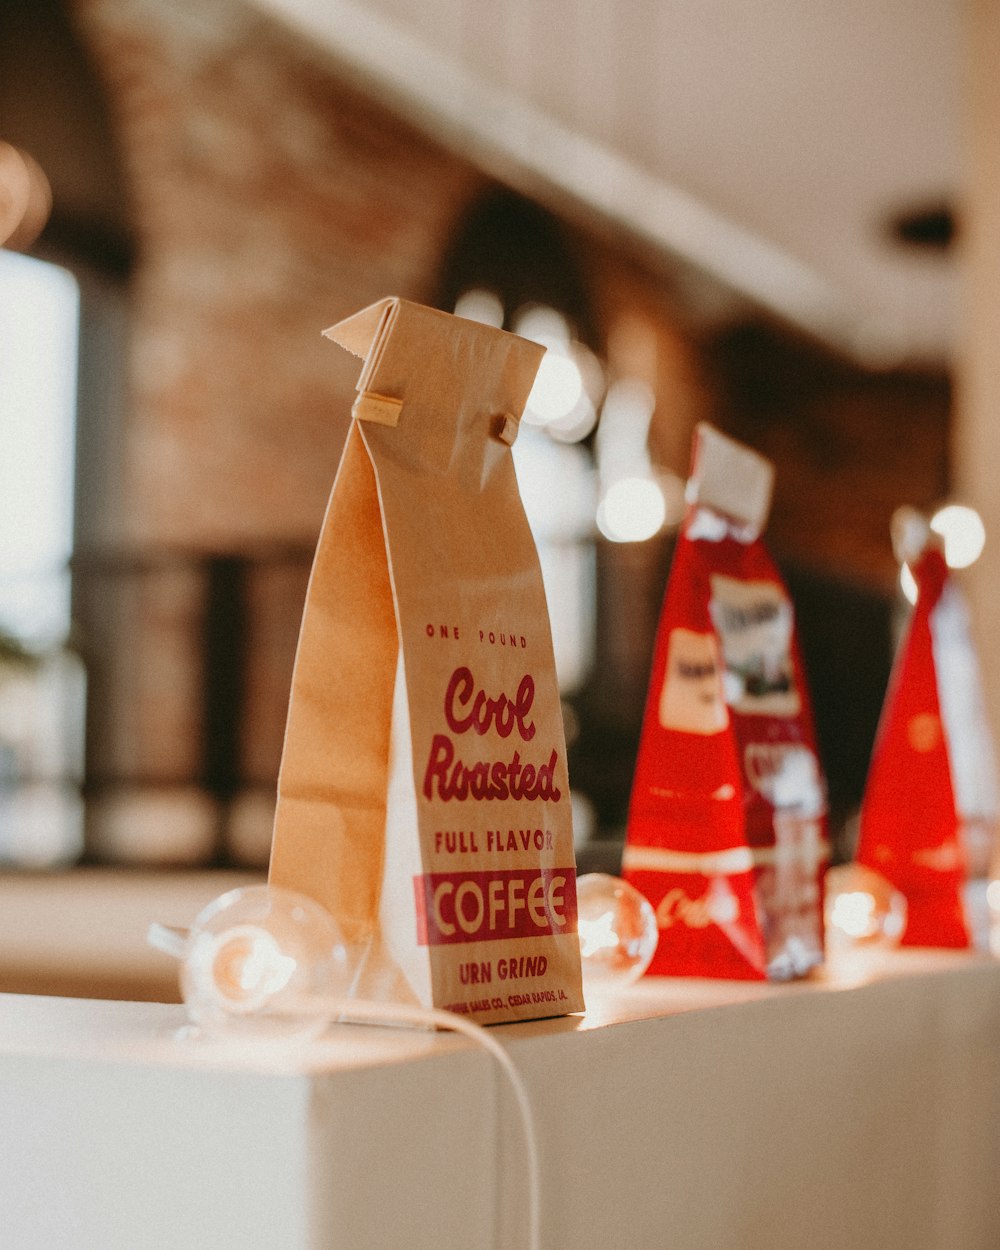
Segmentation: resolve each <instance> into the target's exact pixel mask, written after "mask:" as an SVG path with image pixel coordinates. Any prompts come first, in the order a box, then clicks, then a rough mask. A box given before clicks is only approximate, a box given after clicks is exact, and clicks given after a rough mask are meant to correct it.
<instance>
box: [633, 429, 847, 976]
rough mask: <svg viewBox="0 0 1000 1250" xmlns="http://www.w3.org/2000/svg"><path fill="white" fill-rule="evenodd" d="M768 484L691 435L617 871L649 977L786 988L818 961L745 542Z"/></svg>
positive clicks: (815, 770) (798, 787)
mask: <svg viewBox="0 0 1000 1250" xmlns="http://www.w3.org/2000/svg"><path fill="white" fill-rule="evenodd" d="M773 479H774V470H773V466H772V465H771V464H770V462H769V461H767V460H766V459H764V457H762V456H760V455H758V454H757V453H756V452H753V451H751V450H750V449H749V448H748V447H745V446H743V445H742V444H740V443H737V442H735V441H734V440H732V439H730V438H727V437H726V436H725V435H723V434H721V433H720V432H719V431H718V430H716V429H714V428H713V427H712V426H710V425H707V424H704V423H703V424H700V425H699V426H698V427H697V430H696V432H695V442H694V453H693V459H692V472H691V478H690V481H689V483H688V509H687V514H686V516H685V520H684V524H683V526H682V528H681V532H680V535H679V537H678V542H677V549H676V552H675V555H674V560H673V565H672V568H671V572H670V579H669V583H668V586H667V592H666V596H665V599H664V603H663V610H662V612H661V616H660V625H659V630H658V633H657V639H656V648H655V653H654V658H653V667H652V676H651V682H650V689H649V695H648V698H647V703H646V711H645V716H644V719H643V727H642V738H641V741H640V745H639V755H638V760H637V764H636V772H635V779H634V782H633V789H632V798H631V805H630V810H629V821H628V831H627V838H626V845H625V854H624V861H623V874H624V876H625V877H626V879H627V880H628V881H630V882H631V883H632V884H633V885H634V886H636V888H637V889H639V890H640V891H641V892H642V893H643V894H645V895H646V897H647V898H648V899H649V900H650V902H651V903H652V905H653V907H654V909H655V910H656V914H657V920H658V924H659V930H660V939H659V944H658V946H657V951H656V955H655V956H654V959H653V962H652V964H651V965H650V968H649V973H650V974H654V975H657V974H658V975H667V976H708V977H736V978H744V979H755V980H763V979H766V978H768V977H771V978H773V979H786V978H789V977H795V976H801V975H804V974H805V973H806V972H808V971H809V969H810V968H812V967H814V966H815V965H817V964H819V963H820V962H821V961H822V959H823V918H822V883H823V874H824V871H825V867H826V862H827V859H828V839H827V821H826V786H825V783H824V779H823V776H822V772H821V769H820V765H819V760H818V757H817V753H816V745H815V735H814V730H813V724H812V714H811V709H810V705H809V699H808V693H807V689H806V682H805V674H804V672H803V668H802V662H801V658H800V654H799V648H798V643H797V639H796V635H795V624H794V613H793V609H792V604H791V600H790V598H789V596H788V592H787V590H786V588H785V586H784V583H783V581H782V579H781V577H780V575H779V573H778V571H777V568H776V567H775V565H774V563H773V561H772V559H771V557H770V555H769V554H768V552H767V550H766V548H765V545H764V543H763V541H762V538H761V534H762V531H763V529H764V525H765V523H766V520H767V515H768V511H769V508H770V500H771V490H772V486H773Z"/></svg>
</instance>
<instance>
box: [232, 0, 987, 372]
mask: <svg viewBox="0 0 1000 1250" xmlns="http://www.w3.org/2000/svg"><path fill="white" fill-rule="evenodd" d="M256 2H257V4H258V5H259V7H261V8H263V9H267V10H268V11H270V12H271V13H272V14H275V15H277V16H279V17H281V18H283V19H286V20H287V21H288V22H289V23H290V24H292V25H294V26H295V27H296V28H298V29H299V30H300V31H303V32H305V33H307V34H308V35H310V36H311V37H312V38H314V39H315V40H316V41H317V42H319V43H320V44H322V45H323V46H325V47H326V48H327V49H329V50H330V51H331V52H332V53H334V54H335V55H336V56H337V57H338V58H339V60H340V61H341V63H342V65H343V66H344V67H345V68H346V69H347V70H349V71H350V72H352V73H354V74H355V75H357V76H360V77H361V78H362V80H363V81H364V82H366V83H367V84H368V85H369V86H370V87H372V88H374V89H375V90H376V91H377V92H378V93H379V94H381V95H383V96H384V97H386V98H388V99H389V100H390V101H391V102H392V103H393V104H394V105H395V106H397V107H399V108H401V109H404V110H405V111H407V112H408V113H409V114H411V115H412V116H415V117H416V118H417V120H419V121H421V122H422V123H423V124H425V125H427V126H428V128H429V129H431V130H432V132H433V133H435V134H437V135H439V136H440V137H441V138H442V139H443V140H444V141H445V142H447V143H449V144H452V145H454V146H456V147H458V148H460V149H461V150H463V151H466V152H469V153H470V154H471V155H473V157H475V158H477V159H480V160H482V161H484V162H487V163H488V164H489V165H490V167H491V168H493V169H496V170H497V172H498V173H499V174H500V175H501V176H504V177H507V178H509V179H511V180H512V181H513V182H514V183H515V184H517V185H520V186H522V187H523V188H525V189H526V190H529V191H534V192H535V193H537V194H541V195H543V196H544V195H545V194H546V192H556V193H560V194H563V195H566V194H568V195H570V196H572V197H573V198H574V199H576V200H578V201H580V202H581V203H583V204H586V205H589V206H590V207H592V208H594V209H596V210H598V211H599V212H600V213H601V214H603V215H605V216H607V217H609V218H610V219H611V220H612V221H614V222H617V223H619V224H620V225H621V226H623V227H625V228H627V229H628V230H630V231H632V232H634V233H635V234H636V235H638V236H639V237H640V238H642V239H643V240H644V241H645V242H647V243H652V244H653V245H655V246H657V247H659V248H662V249H664V250H665V251H666V252H667V253H670V254H672V255H674V256H680V257H683V258H684V259H686V260H688V261H691V262H693V264H694V265H695V266H696V267H697V269H698V270H699V271H703V272H704V273H706V274H709V275H711V276H713V277H714V278H717V279H720V280H721V281H722V283H724V284H725V286H726V288H728V289H730V290H732V291H735V292H738V293H740V294H742V295H745V296H749V297H750V298H752V299H753V300H755V301H758V302H760V303H762V304H764V305H766V306H767V307H769V308H771V309H772V310H774V311H777V312H778V313H780V314H781V315H782V316H784V317H786V318H788V319H790V320H792V321H793V322H795V323H797V324H799V325H801V326H803V327H804V328H806V329H808V330H810V331H812V332H814V333H817V334H819V335H821V336H823V337H824V338H826V339H827V340H829V341H830V342H832V343H835V344H836V345H837V346H839V347H840V348H842V349H845V350H848V351H850V352H852V353H854V354H856V355H858V356H859V357H860V358H862V359H866V360H869V361H871V362H873V363H896V362H897V361H900V360H904V359H912V360H916V361H931V362H940V361H944V360H947V358H948V356H949V354H950V351H951V347H952V344H953V342H954V338H955V321H956V316H957V309H956V286H957V280H956V274H955V260H954V257H953V256H949V257H945V256H944V255H942V254H940V253H938V252H931V253H927V252H921V251H918V250H914V249H906V248H904V247H902V246H900V245H899V244H898V243H896V242H894V241H893V240H892V239H891V238H890V237H889V236H888V234H887V230H886V222H887V220H888V218H889V217H891V216H892V215H894V214H896V213H899V212H902V211H907V210H910V209H914V208H920V207H923V206H924V205H925V204H928V203H932V202H934V201H936V200H942V199H948V200H949V201H952V202H954V201H955V200H957V199H958V198H959V197H960V192H961V185H960V184H961V178H962V98H961V96H962V51H963V50H962V37H963V32H962V29H961V8H960V3H959V0H365V2H364V3H361V2H359V0H256Z"/></svg>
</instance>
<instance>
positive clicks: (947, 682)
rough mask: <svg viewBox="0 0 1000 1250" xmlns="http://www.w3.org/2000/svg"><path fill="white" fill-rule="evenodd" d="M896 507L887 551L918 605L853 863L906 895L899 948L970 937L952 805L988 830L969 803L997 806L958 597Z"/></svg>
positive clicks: (916, 525)
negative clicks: (896, 558) (899, 529)
mask: <svg viewBox="0 0 1000 1250" xmlns="http://www.w3.org/2000/svg"><path fill="white" fill-rule="evenodd" d="M904 511H905V512H907V513H908V516H907V517H905V518H900V519H901V520H902V521H903V522H905V524H906V525H907V527H908V534H897V535H896V547H897V552H899V553H900V555H901V556H902V558H904V561H905V562H907V563H908V565H909V567H910V568H911V571H912V574H913V578H914V581H915V583H916V588H917V595H916V604H915V606H914V609H913V613H912V615H911V617H910V619H909V622H908V625H907V628H906V632H905V634H904V636H903V638H902V640H901V643H900V646H899V650H898V652H897V656H896V661H895V663H894V665H893V670H892V675H891V677H890V681H889V688H888V691H887V693H886V698H885V703H884V706H883V709H882V718H881V721H880V723H879V729H878V734H877V736H876V739H875V748H874V751H873V753H872V761H871V765H870V768H869V772H868V780H867V783H866V785H865V793H864V799H863V801H862V805H861V828H860V833H859V836H858V848H857V853H856V856H855V858H856V860H857V862H858V863H860V864H862V865H864V866H865V867H866V868H870V869H872V870H874V871H875V872H878V873H880V874H881V875H882V876H883V877H884V878H885V879H886V880H888V881H889V882H890V883H891V884H892V885H893V886H894V887H895V888H896V889H897V890H898V891H899V892H900V893H901V894H902V895H903V896H904V897H905V899H906V925H905V928H904V930H903V935H902V938H901V942H902V944H903V945H905V946H944V947H959V948H962V947H967V946H969V945H970V944H971V938H970V932H969V924H968V920H967V917H966V914H965V907H964V901H963V890H964V885H965V880H966V876H967V867H966V864H967V856H966V847H965V842H964V837H963V824H964V813H963V811H962V808H963V806H964V807H965V809H966V812H968V815H969V817H970V818H971V817H973V816H978V817H980V818H981V819H982V818H983V817H984V816H985V817H986V820H985V823H987V824H988V825H989V826H992V823H993V821H992V820H991V819H989V816H987V814H986V813H984V812H983V811H979V812H973V811H971V810H969V809H971V808H973V807H975V806H982V805H981V804H977V803H975V802H974V796H975V795H976V794H978V795H979V797H980V798H983V799H985V801H986V802H985V806H986V807H987V808H993V810H994V812H995V795H994V793H993V791H994V780H993V774H992V750H991V747H990V739H989V732H988V730H987V728H986V722H985V714H984V711H983V708H982V704H981V699H980V697H979V684H978V679H977V678H978V671H977V669H976V661H975V651H974V649H973V645H972V641H971V637H970V634H969V629H968V620H967V612H966V609H965V606H964V602H963V601H962V599H961V596H960V595H959V592H958V589H957V587H955V586H954V584H953V582H952V580H951V578H950V576H949V573H948V567H947V564H946V563H945V558H944V552H943V550H942V546H941V543H940V541H939V540H938V538H937V536H936V535H935V534H934V533H933V532H932V531H931V530H930V529H929V527H928V526H927V525H926V523H923V520H922V518H920V517H919V514H917V513H913V512H910V510H901V513H902V512H904ZM898 515H899V514H898ZM907 544H909V545H910V548H911V549H910V550H909V551H907V550H906V546H907ZM977 782H978V784H977ZM984 783H985V784H984ZM959 790H961V791H963V792H964V796H963V795H960V794H959ZM984 790H985V791H986V793H985V794H984ZM963 797H964V799H965V802H964V803H963V801H962V799H963ZM987 854H988V850H987Z"/></svg>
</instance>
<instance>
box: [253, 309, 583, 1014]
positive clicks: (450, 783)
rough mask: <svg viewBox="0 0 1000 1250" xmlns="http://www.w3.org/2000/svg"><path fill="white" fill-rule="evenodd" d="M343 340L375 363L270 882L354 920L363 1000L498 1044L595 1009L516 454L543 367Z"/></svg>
mask: <svg viewBox="0 0 1000 1250" xmlns="http://www.w3.org/2000/svg"><path fill="white" fill-rule="evenodd" d="M327 333H328V335H329V336H330V337H332V338H335V339H336V340H337V341H339V342H340V343H342V344H343V345H344V346H347V347H348V349H349V350H352V351H354V352H355V353H356V354H359V355H363V356H364V358H365V364H364V367H363V369H362V373H361V378H360V381H359V384H358V388H359V392H360V395H359V400H358V402H357V403H356V404H355V409H354V412H355V420H354V421H353V422H352V425H351V429H350V432H349V434H348V438H347V443H346V446H345V450H344V455H343V459H342V462H341V466H340V469H339V471H338V474H337V478H336V482H335V484H334V489H333V492H332V495H331V500H330V505H329V508H328V512H327V516H326V519H325V521H324V525H323V529H322V533H321V536H320V540H319V545H318V549H317V553H316V559H315V565H314V570H313V574H312V578H311V581H310V586H309V591H308V595H307V601H306V607H305V612H304V616H303V624H302V632H301V636H300V641H299V648H298V653H297V658H296V664H295V672H294V677H293V682H292V692H291V699H290V704H289V715H288V727H287V731H286V740H285V749H284V755H283V760H282V767H281V773H280V778H279V785H278V807H277V815H276V821H275V832H274V841H273V847H272V856H271V880H272V882H274V883H275V884H279V885H284V886H288V887H290V888H294V889H297V890H300V891H302V892H304V893H306V894H309V895H311V896H313V897H315V898H316V899H318V900H319V901H320V902H321V903H323V904H324V905H325V906H326V907H327V908H328V909H329V910H330V911H331V912H332V913H333V915H334V916H335V917H336V918H337V919H338V920H339V921H340V923H341V925H342V926H343V928H344V930H345V934H346V936H347V937H348V940H349V941H350V942H352V943H354V944H356V945H357V947H358V949H359V951H362V952H363V953H364V961H363V968H362V974H361V983H362V984H363V987H364V989H365V992H367V993H373V992H374V993H378V994H380V995H381V996H383V997H397V998H406V999H409V1000H410V1001H419V1002H422V1003H424V1004H425V1005H434V1006H437V1007H445V1008H450V1009H452V1010H455V1011H459V1012H462V1013H464V1014H469V1015H470V1016H472V1017H474V1018H476V1019H477V1020H479V1021H480V1022H485V1023H492V1022H498V1021H502V1020H512V1019H527V1018H532V1017H538V1016H548V1015H560V1014H563V1013H565V1012H569V1011H576V1010H579V1009H581V1008H582V1006H583V1003H582V995H581V991H580V964H579V945H578V941H577V937H576V889H575V867H574V858H573V841H572V824H571V808H570V790H569V779H568V775H567V771H566V748H565V741H564V736H563V728H562V715H561V709H560V702H559V692H558V686H557V682H556V675H555V664H554V658H553V652H552V641H551V633H550V627H549V621H548V612H547V607H546V603H545V595H544V590H543V587H542V579H541V572H540V568H539V564H538V557H537V553H536V551H535V546H534V542H533V540H532V537H531V533H530V530H529V528H528V523H527V519H526V517H525V515H524V509H523V506H522V504H521V501H520V495H519V493H518V488H517V481H516V478H515V475H514V466H513V461H512V458H511V451H510V447H509V446H508V445H507V442H506V441H504V440H505V438H509V436H510V430H511V422H515V423H516V421H517V420H519V418H520V414H521V412H522V410H523V407H524V403H525V400H526V399H527V395H528V392H529V390H530V388H531V384H532V382H533V380H534V375H535V372H536V370H537V368H538V364H539V362H540V359H541V355H542V349H541V348H540V347H538V346H536V345H535V344H532V343H528V342H526V341H525V340H523V339H520V338H517V337H515V336H514V335H510V334H505V333H503V332H502V331H499V330H495V329H492V328H491V327H487V326H483V325H480V324H478V323H475V322H471V321H466V320H463V319H461V318H457V317H453V316H450V315H448V314H446V313H441V312H437V311H435V310H432V309H429V308H424V307H421V306H420V305H416V304H410V303H408V302H406V301H402V300H386V301H383V302H382V303H381V304H379V305H374V306H373V307H372V308H369V309H366V310H364V311H363V312H362V313H360V314H358V315H357V316H356V317H354V318H351V319H350V320H349V321H347V322H343V323H341V324H340V325H339V326H336V327H334V328H333V329H332V330H331V331H328V332H327ZM373 400H374V401H375V402H372V401H373ZM372 414H374V416H372ZM393 416H395V424H393V423H392V418H393Z"/></svg>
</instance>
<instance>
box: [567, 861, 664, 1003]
mask: <svg viewBox="0 0 1000 1250" xmlns="http://www.w3.org/2000/svg"><path fill="white" fill-rule="evenodd" d="M576 902H577V932H578V934H579V938H580V956H581V961H582V965H583V984H584V990H585V991H586V990H588V989H591V990H592V989H600V988H610V987H613V986H620V985H630V984H631V983H632V982H633V981H637V980H638V979H639V977H641V976H642V974H643V973H644V972H645V971H646V969H647V968H648V967H649V964H650V961H651V960H652V958H653V955H654V954H655V952H656V944H657V941H658V940H659V930H658V928H657V925H656V913H655V912H654V911H653V908H652V906H651V904H650V903H649V901H648V900H647V899H646V898H645V897H644V896H643V895H642V894H640V893H639V891H638V890H637V889H636V888H635V887H634V886H632V885H629V883H628V882H627V881H623V880H622V879H621V877H614V876H612V875H611V874H610V873H606V872H589V873H585V874H584V875H583V876H582V877H579V878H578V879H577V883H576Z"/></svg>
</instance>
